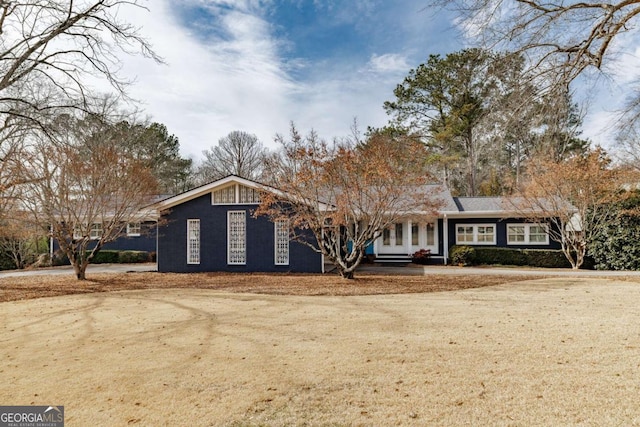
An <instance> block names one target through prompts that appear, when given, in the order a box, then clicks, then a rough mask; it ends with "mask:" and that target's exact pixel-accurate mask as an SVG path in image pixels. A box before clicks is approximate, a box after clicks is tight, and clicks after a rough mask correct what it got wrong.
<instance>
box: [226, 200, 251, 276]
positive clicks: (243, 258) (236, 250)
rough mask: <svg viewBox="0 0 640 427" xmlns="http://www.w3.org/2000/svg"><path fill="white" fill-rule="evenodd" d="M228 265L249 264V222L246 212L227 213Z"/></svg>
mask: <svg viewBox="0 0 640 427" xmlns="http://www.w3.org/2000/svg"><path fill="white" fill-rule="evenodd" d="M227 215H228V216H227V237H228V239H227V263H228V264H233V265H243V264H246V263H247V235H246V234H247V221H246V212H245V211H229V212H228V213H227Z"/></svg>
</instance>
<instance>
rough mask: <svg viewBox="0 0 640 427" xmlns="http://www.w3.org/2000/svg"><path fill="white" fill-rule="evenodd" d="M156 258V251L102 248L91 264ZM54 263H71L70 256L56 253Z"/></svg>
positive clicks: (141, 260) (125, 262)
mask: <svg viewBox="0 0 640 427" xmlns="http://www.w3.org/2000/svg"><path fill="white" fill-rule="evenodd" d="M155 260H156V256H155V252H147V251H116V250H102V251H99V252H98V253H97V254H96V255H95V256H94V257H93V259H92V260H91V264H133V263H141V262H155ZM53 265H69V258H67V256H66V255H65V254H64V253H63V252H61V251H60V252H58V253H56V254H55V255H54V257H53Z"/></svg>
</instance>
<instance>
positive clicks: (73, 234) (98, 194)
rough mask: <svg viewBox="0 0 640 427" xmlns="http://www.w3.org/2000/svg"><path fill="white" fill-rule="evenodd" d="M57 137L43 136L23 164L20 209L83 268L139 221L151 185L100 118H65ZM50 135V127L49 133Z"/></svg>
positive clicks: (81, 273) (81, 274) (80, 272)
mask: <svg viewBox="0 0 640 427" xmlns="http://www.w3.org/2000/svg"><path fill="white" fill-rule="evenodd" d="M56 125H57V129H59V130H60V131H59V132H56V133H48V134H43V136H42V139H41V140H40V141H39V143H37V144H36V145H35V147H34V148H33V149H32V155H31V158H30V159H29V162H28V170H29V172H28V174H29V175H28V176H29V178H30V183H31V184H30V186H29V190H28V192H29V193H28V195H27V198H26V203H27V204H29V206H30V207H31V208H32V209H33V211H34V212H35V213H36V214H37V216H38V217H39V220H40V222H41V223H45V224H48V225H49V226H50V227H51V229H50V233H51V236H52V237H53V238H54V239H55V240H56V241H57V242H58V243H59V245H60V249H61V250H62V251H63V252H64V253H65V254H66V255H67V257H68V258H69V260H70V261H71V264H72V265H73V267H74V271H75V273H76V277H77V278H78V279H80V280H84V279H85V278H86V273H85V272H86V268H87V265H88V264H89V263H90V262H91V260H92V259H93V257H94V256H95V255H96V254H97V253H98V251H100V249H101V248H102V246H103V245H104V244H105V243H107V242H110V241H113V240H115V239H117V238H118V237H119V236H121V235H122V232H123V230H125V228H126V226H127V224H128V223H135V222H140V221H143V220H144V219H145V212H144V210H142V208H143V207H144V206H146V205H148V204H149V203H151V200H152V197H153V196H154V195H155V191H156V187H157V180H156V178H155V177H154V175H153V173H152V171H151V169H150V168H149V167H148V166H147V165H146V164H145V162H144V161H142V160H139V159H136V158H135V157H134V156H132V155H131V153H130V152H127V150H126V146H127V144H126V143H125V142H126V141H123V138H127V137H129V138H137V137H138V135H126V134H123V133H122V132H120V129H118V128H117V127H115V126H113V125H111V124H109V123H108V122H107V121H105V120H104V117H101V116H95V115H93V116H89V115H88V116H85V117H84V118H82V119H76V118H74V117H70V116H66V117H60V118H59V119H58V122H57V123H56ZM53 129H55V127H54V128H53Z"/></svg>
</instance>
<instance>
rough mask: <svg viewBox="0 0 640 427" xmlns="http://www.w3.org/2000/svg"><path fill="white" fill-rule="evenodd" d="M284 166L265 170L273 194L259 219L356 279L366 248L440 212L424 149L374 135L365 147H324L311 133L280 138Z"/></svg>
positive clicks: (279, 161) (338, 144) (268, 195)
mask: <svg viewBox="0 0 640 427" xmlns="http://www.w3.org/2000/svg"><path fill="white" fill-rule="evenodd" d="M277 141H279V142H280V144H281V146H282V147H281V148H282V151H281V159H275V158H274V159H271V160H272V161H270V162H269V163H268V170H269V174H270V175H271V176H272V179H273V184H274V187H275V188H276V189H277V190H276V191H271V192H267V193H265V195H264V197H263V199H262V202H261V205H260V207H259V208H258V210H257V211H256V215H268V216H269V217H270V218H271V219H272V220H274V221H277V220H286V221H288V222H289V225H290V229H291V237H292V239H294V240H296V241H298V242H301V243H303V244H306V245H308V246H309V247H311V248H312V249H313V250H315V251H317V252H318V253H321V254H323V255H324V256H325V257H326V258H327V259H328V260H330V261H331V262H332V263H334V264H335V265H336V267H337V269H338V271H339V273H340V275H341V276H342V277H344V278H347V279H352V278H353V277H354V272H355V269H356V268H357V266H358V265H359V264H360V262H361V261H362V258H363V257H364V255H365V248H366V247H367V246H368V245H369V244H371V243H372V242H373V241H374V240H375V239H377V238H378V237H380V236H381V235H382V232H383V230H384V229H385V228H386V227H388V226H389V225H390V224H393V223H394V222H397V221H398V220H399V219H400V218H405V217H407V216H410V215H415V214H417V213H418V212H422V213H423V214H426V215H428V214H430V213H433V211H434V210H435V209H436V208H437V207H438V206H439V202H438V199H437V197H434V194H432V193H431V189H430V187H426V186H425V185H424V184H425V183H426V182H427V181H428V180H429V177H430V175H429V174H428V173H427V171H426V168H425V166H424V163H422V162H421V160H420V159H424V158H425V153H424V146H423V145H422V144H420V143H415V142H413V141H407V140H403V141H394V140H392V139H390V138H388V137H386V136H384V135H381V134H375V135H373V136H372V137H371V138H370V139H369V140H368V141H367V142H366V143H364V144H363V143H359V144H358V143H356V144H354V143H353V141H351V143H349V142H347V141H342V142H334V143H333V144H329V143H327V142H326V141H323V140H321V139H320V138H319V137H318V136H317V134H316V133H315V132H310V133H309V134H308V135H307V136H306V137H302V136H301V135H300V134H299V133H298V132H297V130H296V129H295V126H293V125H292V127H291V138H290V139H289V140H286V139H285V138H284V137H282V136H278V137H277Z"/></svg>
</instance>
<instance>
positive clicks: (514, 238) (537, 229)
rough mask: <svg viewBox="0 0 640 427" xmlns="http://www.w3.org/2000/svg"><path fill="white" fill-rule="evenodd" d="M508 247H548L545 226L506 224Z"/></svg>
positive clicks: (547, 234) (547, 229)
mask: <svg viewBox="0 0 640 427" xmlns="http://www.w3.org/2000/svg"><path fill="white" fill-rule="evenodd" d="M507 244H508V245H548V244H549V228H548V225H547V224H507Z"/></svg>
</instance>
